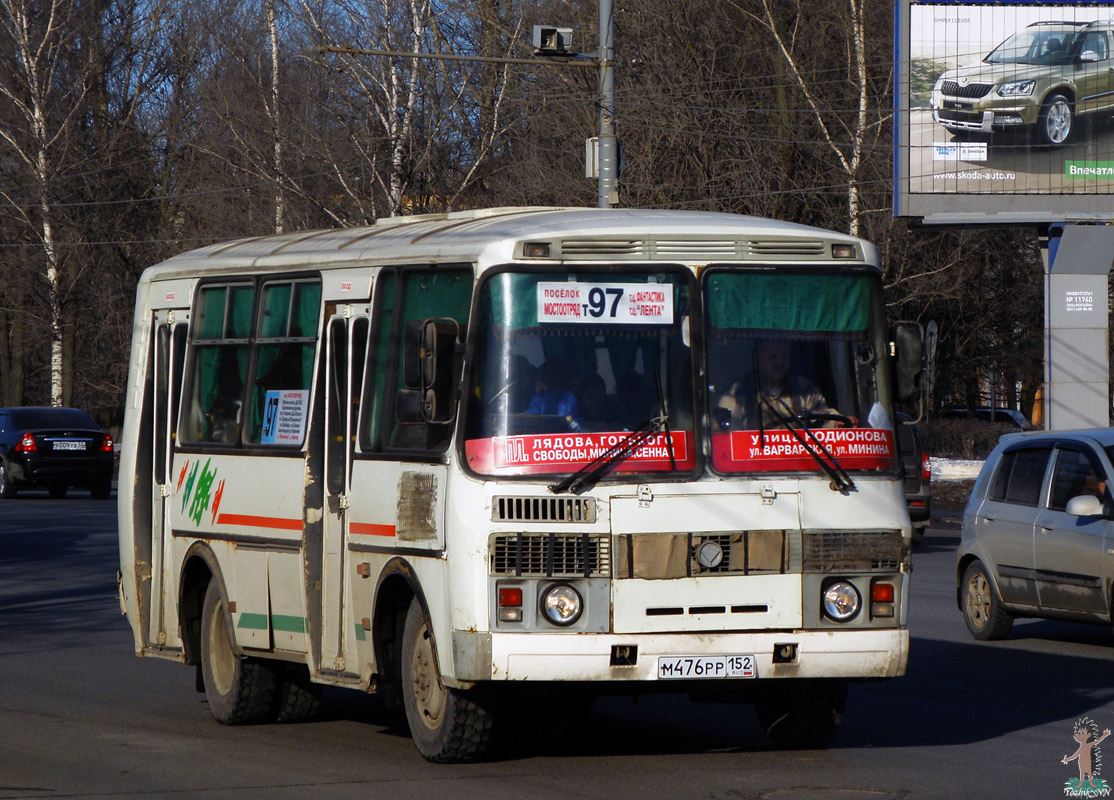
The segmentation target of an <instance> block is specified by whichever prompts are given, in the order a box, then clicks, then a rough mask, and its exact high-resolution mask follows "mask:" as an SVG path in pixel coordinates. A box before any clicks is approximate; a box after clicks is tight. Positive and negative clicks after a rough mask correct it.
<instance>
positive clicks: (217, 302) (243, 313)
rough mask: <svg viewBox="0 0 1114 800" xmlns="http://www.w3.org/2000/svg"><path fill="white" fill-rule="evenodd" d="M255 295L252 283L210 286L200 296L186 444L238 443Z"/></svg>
mask: <svg viewBox="0 0 1114 800" xmlns="http://www.w3.org/2000/svg"><path fill="white" fill-rule="evenodd" d="M254 296H255V290H254V287H253V286H252V284H250V283H240V284H231V285H209V286H205V287H203V288H202V289H201V290H200V291H199V293H198V297H197V311H196V314H195V315H194V323H193V336H192V343H193V354H192V355H193V357H192V359H191V362H190V363H191V366H190V373H191V374H190V375H189V378H188V380H189V394H188V396H187V404H186V413H185V419H184V420H183V422H182V437H183V440H184V441H187V442H218V443H223V444H231V443H234V442H236V441H238V440H239V437H240V423H241V416H242V415H241V413H240V411H241V408H240V406H241V404H242V403H243V393H244V382H245V379H246V377H247V368H248V356H249V354H250V347H251V345H250V341H251V319H252V306H253V301H254Z"/></svg>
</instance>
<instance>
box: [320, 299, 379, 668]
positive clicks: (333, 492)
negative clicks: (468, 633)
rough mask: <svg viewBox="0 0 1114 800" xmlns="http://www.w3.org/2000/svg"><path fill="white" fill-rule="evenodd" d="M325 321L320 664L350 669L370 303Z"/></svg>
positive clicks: (338, 309) (337, 310)
mask: <svg viewBox="0 0 1114 800" xmlns="http://www.w3.org/2000/svg"><path fill="white" fill-rule="evenodd" d="M330 311H331V312H332V313H330V314H328V315H327V319H328V322H327V324H326V326H327V327H326V330H327V343H326V354H325V355H326V359H327V361H326V381H327V385H326V389H325V392H326V402H325V509H326V511H325V520H324V526H323V535H324V542H323V548H322V559H323V564H322V565H321V575H322V585H321V602H322V609H321V628H322V641H321V667H322V669H326V670H336V671H337V672H351V671H353V670H350V669H346V665H349V664H350V665H352V667H353V668H354V667H355V665H356V651H355V642H354V641H353V637H354V635H355V627H354V626H355V620H354V619H353V618H352V612H351V602H350V599H349V598H348V597H347V589H346V586H347V581H346V580H345V575H346V574H347V571H348V547H347V542H348V526H349V513H348V509H349V498H350V497H351V487H352V454H353V452H354V445H355V439H356V424H357V421H358V419H359V406H360V390H361V388H362V387H363V382H364V381H363V374H364V362H365V360H366V356H367V342H368V331H369V330H370V320H369V314H370V308H369V307H368V306H366V305H342V306H337V307H336V308H335V309H330Z"/></svg>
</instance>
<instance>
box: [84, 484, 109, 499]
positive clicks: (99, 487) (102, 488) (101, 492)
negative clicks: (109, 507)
mask: <svg viewBox="0 0 1114 800" xmlns="http://www.w3.org/2000/svg"><path fill="white" fill-rule="evenodd" d="M89 494H90V495H92V497H93V499H94V500H107V499H108V497H109V495H111V494H112V481H104V482H103V483H97V484H94V485H93V486H92V487H90V489H89Z"/></svg>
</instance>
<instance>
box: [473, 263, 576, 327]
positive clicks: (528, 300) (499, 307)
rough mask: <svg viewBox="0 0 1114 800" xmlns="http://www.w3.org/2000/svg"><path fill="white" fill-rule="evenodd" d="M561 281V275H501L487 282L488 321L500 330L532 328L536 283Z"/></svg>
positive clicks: (536, 312) (535, 303) (535, 305)
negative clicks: (489, 301)
mask: <svg viewBox="0 0 1114 800" xmlns="http://www.w3.org/2000/svg"><path fill="white" fill-rule="evenodd" d="M543 280H561V276H553V277H549V276H538V275H515V274H513V273H510V272H504V273H502V274H500V275H496V276H495V277H493V278H491V280H490V281H489V282H488V295H489V296H490V297H491V321H492V324H493V325H496V326H498V327H503V328H514V329H522V328H535V327H537V325H538V302H537V296H538V290H537V286H538V282H539V281H543Z"/></svg>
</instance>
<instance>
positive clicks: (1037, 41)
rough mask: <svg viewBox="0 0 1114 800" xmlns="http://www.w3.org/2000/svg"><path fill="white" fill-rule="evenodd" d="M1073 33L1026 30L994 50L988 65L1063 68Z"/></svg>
mask: <svg viewBox="0 0 1114 800" xmlns="http://www.w3.org/2000/svg"><path fill="white" fill-rule="evenodd" d="M1076 36H1077V32H1076V31H1075V30H1072V29H1066V28H1026V29H1025V30H1023V31H1021V32H1020V33H1015V34H1014V35H1013V36H1011V37H1010V38H1008V39H1006V41H1004V42H1002V43H1001V44H1000V45H998V46H997V47H995V48H994V49H993V50H992V51H991V52H990V54H989V55H988V56H987V57H986V58H985V59H984V60H985V61H986V62H987V63H988V64H1045V65H1047V64H1063V63H1066V62H1067V60H1068V59H1069V58H1070V57H1071V53H1072V49H1073V47H1074V45H1075V39H1076Z"/></svg>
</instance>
